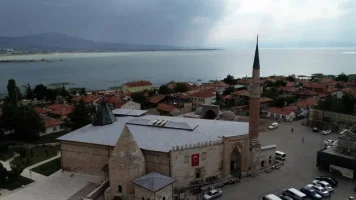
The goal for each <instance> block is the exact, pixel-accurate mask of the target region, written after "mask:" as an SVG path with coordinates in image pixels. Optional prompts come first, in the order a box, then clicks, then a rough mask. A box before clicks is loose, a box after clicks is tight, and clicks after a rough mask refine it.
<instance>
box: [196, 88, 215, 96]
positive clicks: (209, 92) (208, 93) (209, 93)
mask: <svg viewBox="0 0 356 200" xmlns="http://www.w3.org/2000/svg"><path fill="white" fill-rule="evenodd" d="M190 96H191V97H199V98H209V97H214V96H215V90H214V89H209V90H204V91H200V92H196V93H194V94H191V95H190Z"/></svg>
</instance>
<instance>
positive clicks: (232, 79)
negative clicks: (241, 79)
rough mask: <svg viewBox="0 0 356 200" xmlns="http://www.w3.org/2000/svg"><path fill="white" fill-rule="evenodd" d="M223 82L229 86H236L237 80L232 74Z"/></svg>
mask: <svg viewBox="0 0 356 200" xmlns="http://www.w3.org/2000/svg"><path fill="white" fill-rule="evenodd" d="M223 81H224V83H226V84H229V85H235V84H236V79H235V78H234V77H233V76H232V75H230V74H228V75H227V76H226V78H224V80H223Z"/></svg>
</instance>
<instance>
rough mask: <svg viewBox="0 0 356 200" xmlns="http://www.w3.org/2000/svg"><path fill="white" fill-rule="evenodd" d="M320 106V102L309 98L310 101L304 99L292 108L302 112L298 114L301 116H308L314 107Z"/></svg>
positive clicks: (292, 105) (293, 104)
mask: <svg viewBox="0 0 356 200" xmlns="http://www.w3.org/2000/svg"><path fill="white" fill-rule="evenodd" d="M316 105H318V100H317V99H314V98H309V99H303V100H301V101H298V102H295V103H292V104H291V105H290V107H292V108H294V109H295V110H300V112H299V113H298V114H299V116H297V117H300V116H304V117H305V116H307V114H308V112H309V110H310V109H311V108H313V107H314V106H316Z"/></svg>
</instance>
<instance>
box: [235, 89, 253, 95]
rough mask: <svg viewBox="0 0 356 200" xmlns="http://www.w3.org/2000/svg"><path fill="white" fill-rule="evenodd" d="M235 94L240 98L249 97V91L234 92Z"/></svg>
mask: <svg viewBox="0 0 356 200" xmlns="http://www.w3.org/2000/svg"><path fill="white" fill-rule="evenodd" d="M233 94H235V95H238V96H249V94H248V91H247V90H238V91H236V92H234V93H233Z"/></svg>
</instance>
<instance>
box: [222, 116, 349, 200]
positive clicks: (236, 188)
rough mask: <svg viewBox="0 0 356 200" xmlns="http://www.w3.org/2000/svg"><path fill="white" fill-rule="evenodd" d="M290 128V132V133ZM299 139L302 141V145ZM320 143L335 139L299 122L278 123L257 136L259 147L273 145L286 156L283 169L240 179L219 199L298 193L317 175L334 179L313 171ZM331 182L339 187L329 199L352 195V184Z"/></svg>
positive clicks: (255, 197) (344, 197) (334, 136)
mask: <svg viewBox="0 0 356 200" xmlns="http://www.w3.org/2000/svg"><path fill="white" fill-rule="evenodd" d="M271 123H272V121H271ZM291 128H293V129H294V132H293V133H292V132H291ZM302 137H304V138H305V141H304V143H303V142H302ZM322 137H323V138H322ZM321 139H322V145H324V141H325V140H327V139H336V134H335V133H331V134H330V135H327V136H321V133H320V132H319V133H314V132H312V129H311V127H308V126H302V125H300V121H296V122H292V123H289V122H282V123H281V124H280V125H279V128H277V129H275V130H268V131H267V132H263V133H261V134H260V141H261V143H262V145H270V144H276V145H277V150H279V151H283V152H285V153H286V154H287V160H286V161H285V164H284V166H282V167H281V168H280V169H278V170H274V171H272V172H270V173H264V172H263V173H261V174H259V175H258V176H256V177H254V178H252V177H247V178H243V179H242V181H241V183H238V184H236V185H229V186H226V187H224V188H222V190H223V196H222V197H221V198H220V199H221V200H231V199H238V200H252V199H259V198H260V197H262V196H264V195H266V194H270V193H273V194H276V195H280V194H281V192H282V191H283V190H284V189H287V188H291V187H294V188H296V189H298V190H299V189H300V188H302V187H304V186H305V185H307V184H310V183H311V182H312V181H313V180H314V178H315V177H316V176H318V175H330V176H332V177H335V176H334V175H332V174H330V173H328V172H325V171H321V170H320V171H319V170H318V169H317V168H316V154H317V151H318V150H319V149H320V146H321V145H320V144H321ZM335 178H337V180H338V181H339V185H338V187H336V188H335V191H334V192H333V193H332V195H331V199H336V200H344V199H347V197H348V196H350V195H354V192H353V187H354V185H355V184H354V182H353V181H352V180H350V179H346V178H343V177H335Z"/></svg>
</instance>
